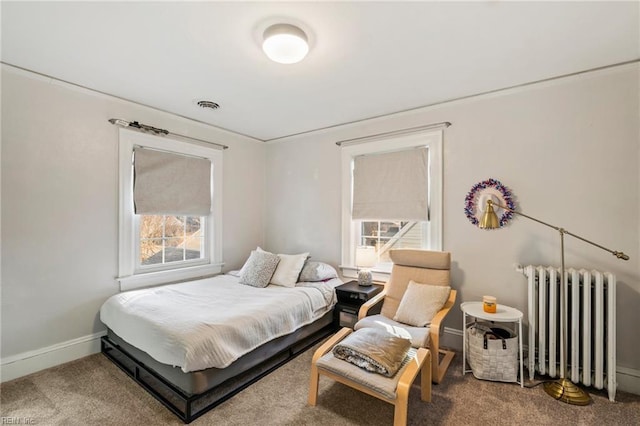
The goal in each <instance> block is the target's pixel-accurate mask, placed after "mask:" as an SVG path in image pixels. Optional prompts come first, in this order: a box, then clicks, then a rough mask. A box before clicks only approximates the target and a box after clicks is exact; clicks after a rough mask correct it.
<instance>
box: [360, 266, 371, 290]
mask: <svg viewBox="0 0 640 426" xmlns="http://www.w3.org/2000/svg"><path fill="white" fill-rule="evenodd" d="M372 284H373V276H372V274H371V271H369V270H365V269H362V270H360V271H358V285H359V286H362V287H369V286H371V285H372Z"/></svg>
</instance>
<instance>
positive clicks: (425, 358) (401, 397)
mask: <svg viewBox="0 0 640 426" xmlns="http://www.w3.org/2000/svg"><path fill="white" fill-rule="evenodd" d="M352 332H353V330H351V329H350V328H343V329H341V330H340V331H338V332H337V333H336V334H335V335H333V337H331V338H330V339H329V340H327V341H326V342H325V343H324V344H323V345H322V346H320V347H319V348H318V349H317V350H316V352H315V353H314V354H313V360H312V361H311V381H310V384H309V405H312V406H315V405H316V403H317V401H318V384H319V381H320V375H321V374H322V375H324V376H327V377H329V378H331V379H333V380H335V381H337V382H340V383H342V384H344V385H347V386H349V387H351V388H354V389H356V390H359V391H360V392H364V393H366V394H367V395H371V396H373V397H376V398H378V399H380V400H382V401H384V402H387V403H389V404H392V405H393V406H394V407H395V408H394V413H393V424H394V426H404V425H406V424H407V414H408V413H407V412H408V407H409V391H410V389H411V384H412V383H413V382H414V380H415V379H416V376H417V375H418V372H420V371H422V374H421V375H420V378H421V379H420V399H421V400H422V401H425V402H431V369H430V368H428V367H427V368H423V367H426V366H428V365H430V364H431V352H430V351H429V350H428V349H426V348H419V349H418V351H417V354H416V357H415V358H414V360H413V361H412V362H411V363H410V364H409V366H408V367H407V368H406V369H405V370H404V371H403V373H402V375H401V376H400V378H399V381H398V387H397V388H396V398H395V399H389V398H387V397H386V396H383V395H381V394H380V393H378V392H376V391H375V390H373V389H370V388H368V387H366V386H364V385H362V384H360V383H357V382H354V381H352V380H350V379H347V378H346V377H343V376H340V375H338V374H335V373H333V372H331V371H327V370H325V369H322V368H318V367H317V365H316V363H317V361H318V360H319V359H320V358H321V357H322V356H324V355H325V354H326V353H327V352H329V351H330V350H332V349H333V347H334V346H335V345H336V344H337V343H338V342H340V341H341V340H343V339H344V338H345V337H347V336H348V335H349V334H351V333H352ZM371 374H375V373H371Z"/></svg>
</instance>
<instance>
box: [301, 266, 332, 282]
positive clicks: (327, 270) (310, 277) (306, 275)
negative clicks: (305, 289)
mask: <svg viewBox="0 0 640 426" xmlns="http://www.w3.org/2000/svg"><path fill="white" fill-rule="evenodd" d="M337 276H338V273H337V272H336V270H335V269H334V268H333V266H331V265H328V264H326V263H323V262H313V261H307V262H306V263H305V264H304V266H303V267H302V271H300V278H298V281H302V282H316V281H326V280H330V279H331V278H336V277H337Z"/></svg>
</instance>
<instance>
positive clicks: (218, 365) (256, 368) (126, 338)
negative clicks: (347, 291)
mask: <svg viewBox="0 0 640 426" xmlns="http://www.w3.org/2000/svg"><path fill="white" fill-rule="evenodd" d="M238 275H239V274H237V273H236V274H233V275H232V274H227V275H219V276H216V277H212V278H206V279H201V280H195V281H190V282H185V283H180V284H172V285H166V286H161V287H154V288H149V289H142V290H134V291H129V292H124V293H119V294H116V295H114V296H112V297H111V298H109V299H108V300H107V301H106V302H105V303H104V304H103V306H102V308H101V310H100V319H101V320H102V322H103V323H104V324H105V325H106V326H107V335H106V336H104V337H103V338H102V352H103V353H104V354H105V355H106V356H107V357H108V358H109V359H110V360H112V361H113V362H114V363H115V364H116V365H118V366H119V367H120V368H121V369H122V370H124V371H125V372H126V373H127V374H128V375H129V376H131V377H132V378H133V379H134V380H135V381H136V382H137V383H138V384H140V385H141V386H142V387H143V388H144V389H146V390H147V391H149V392H150V393H151V394H152V395H153V396H154V397H156V398H157V399H158V400H159V401H160V402H161V403H163V404H164V405H165V406H166V407H167V408H169V409H170V410H171V411H172V412H173V413H174V414H176V415H177V416H178V417H179V418H180V419H181V420H183V421H184V422H185V423H190V422H191V421H193V420H194V419H195V418H197V417H199V416H200V415H202V414H204V413H205V412H206V411H208V410H209V409H211V408H213V407H215V406H216V405H218V404H220V403H221V402H223V401H224V400H226V399H228V398H229V397H231V396H233V395H234V394H236V393H237V392H239V391H240V390H242V389H244V388H245V387H246V386H248V385H250V384H251V383H253V382H255V381H256V380H258V379H259V378H261V377H263V376H264V375H266V374H268V373H269V372H271V371H272V370H274V369H275V368H277V367H279V366H280V365H282V364H284V363H285V362H287V361H289V360H290V359H292V358H293V357H295V356H296V355H298V354H299V353H301V352H303V351H304V350H305V349H307V348H308V347H310V346H311V345H313V344H314V343H316V342H317V341H319V340H320V339H322V338H324V337H326V336H327V335H329V334H330V333H331V332H333V331H334V330H335V325H334V324H335V322H334V318H333V307H334V305H335V303H336V296H335V290H334V288H335V287H336V286H337V285H340V284H342V281H341V280H340V279H338V278H335V277H334V278H330V279H325V280H322V281H314V282H306V281H305V282H297V283H296V284H295V285H294V286H292V287H283V286H278V285H272V284H269V285H267V286H266V287H253V286H251V285H244V284H241V283H240V277H239V276H238ZM230 307H233V309H230Z"/></svg>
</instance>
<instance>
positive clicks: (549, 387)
mask: <svg viewBox="0 0 640 426" xmlns="http://www.w3.org/2000/svg"><path fill="white" fill-rule="evenodd" d="M494 205H495V206H497V207H500V208H501V209H504V210H506V211H510V212H512V213H514V214H517V215H519V216H524V217H526V218H527V219H531V220H533V221H535V222H538V223H541V224H543V225H545V226H548V227H549V228H553V229H555V230H556V231H558V232H559V233H560V252H561V257H560V260H561V265H560V282H561V283H562V285H561V286H560V308H561V319H562V326H561V330H560V333H561V338H560V378H559V379H558V380H554V381H551V382H546V383H545V384H544V390H545V392H546V393H547V394H549V395H551V396H552V397H553V398H555V399H558V400H560V401H563V402H566V403H568V404H574V405H587V404H589V401H590V398H589V395H588V394H587V393H586V392H585V391H583V390H582V389H580V388H579V387H578V386H576V385H575V384H573V383H572V382H571V380H569V379H567V378H566V376H567V374H566V373H567V334H568V331H567V295H566V291H567V290H566V287H565V284H566V281H565V275H566V274H565V270H564V236H565V234H567V235H571V236H572V237H574V238H577V239H579V240H582V241H584V242H585V243H589V244H591V245H593V246H596V247H598V248H601V249H602V250H604V251H608V252H609V253H611V254H613V255H614V256H615V257H617V258H618V259H622V260H629V256H627V255H626V254H624V253H623V252H621V251H614V250H610V249H608V248H606V247H603V246H601V245H600V244H596V243H594V242H593V241H589V240H587V239H586V238H582V237H580V236H578V235H576V234H572V233H571V232H569V231H567V230H566V229H564V228H560V227H558V226H554V225H550V224H548V223H546V222H543V221H541V220H538V219H536V218H533V217H531V216H528V215H526V214H524V213H520V212H518V211H515V210H513V209H510V208H508V207H506V206H503V205H501V204H498V203H496V202H494V201H493V200H491V199H488V200H487V206H486V209H485V211H484V214H483V215H482V219H481V220H480V223H479V225H478V226H479V227H480V228H483V229H494V228H499V227H500V221H499V220H498V215H496V212H495V211H494V209H493V206H494Z"/></svg>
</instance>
